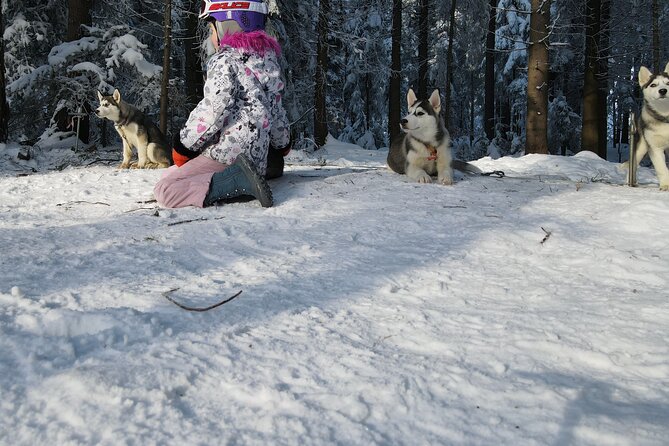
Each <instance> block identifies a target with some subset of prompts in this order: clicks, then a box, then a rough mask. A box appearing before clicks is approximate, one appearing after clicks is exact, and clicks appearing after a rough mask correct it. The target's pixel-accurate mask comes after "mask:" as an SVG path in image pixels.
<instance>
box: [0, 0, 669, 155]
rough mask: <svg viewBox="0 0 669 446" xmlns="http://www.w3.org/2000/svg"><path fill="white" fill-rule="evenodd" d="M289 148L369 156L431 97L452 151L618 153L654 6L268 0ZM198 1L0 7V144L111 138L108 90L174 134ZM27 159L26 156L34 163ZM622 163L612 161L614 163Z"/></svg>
mask: <svg viewBox="0 0 669 446" xmlns="http://www.w3.org/2000/svg"><path fill="white" fill-rule="evenodd" d="M269 4H270V11H271V18H270V25H269V26H268V31H269V32H270V33H272V34H273V35H275V36H276V37H277V38H278V40H279V42H280V44H281V46H282V48H283V53H282V57H281V62H282V65H283V69H284V73H285V77H286V92H285V96H284V103H285V105H286V108H287V111H288V114H289V117H290V121H291V122H292V131H293V135H294V138H295V141H296V146H297V147H296V148H298V149H300V148H301V149H307V150H313V149H316V148H318V147H320V146H322V145H323V144H325V141H326V138H327V135H328V134H331V135H332V136H334V137H336V138H337V139H339V140H341V141H343V142H350V143H355V144H357V145H359V146H361V147H363V148H366V149H377V148H381V147H387V146H388V144H389V141H390V139H391V138H392V137H393V136H395V135H397V133H398V132H399V126H398V122H399V120H400V117H401V115H402V113H404V112H405V111H406V104H405V94H406V91H407V90H408V88H410V87H411V88H414V89H415V90H416V91H417V92H418V94H419V96H425V95H428V94H429V93H430V92H431V91H432V89H434V88H438V89H440V91H441V95H442V101H443V110H444V111H443V118H442V119H444V121H445V124H446V125H447V128H448V129H449V131H450V132H451V136H452V138H453V146H454V151H455V152H456V156H458V157H460V158H463V159H477V158H480V157H482V156H486V155H491V156H493V157H497V156H501V155H509V154H510V155H514V154H522V153H552V154H563V155H567V154H571V153H576V152H578V151H580V150H591V151H593V152H595V153H597V154H598V155H599V156H601V157H602V158H605V159H607V158H608V159H609V160H611V161H618V160H619V159H614V158H615V156H618V157H619V158H621V157H622V154H623V153H624V152H625V150H626V149H625V143H626V142H627V140H628V130H629V127H628V122H629V113H630V112H633V111H635V110H637V109H638V105H639V96H640V93H639V88H638V83H637V80H636V73H637V72H638V69H639V67H640V66H642V65H645V66H647V67H649V68H650V69H651V70H652V71H654V72H658V71H662V70H663V69H664V66H665V64H666V63H667V61H669V33H667V32H662V31H661V30H662V29H665V28H666V27H667V26H668V25H669V2H666V1H664V0H586V1H582V0H580V1H579V0H552V1H551V0H320V1H318V0H300V1H296V0H278V1H275V0H271V1H270V3H269ZM199 6H200V2H199V1H190V0H115V1H103V0H44V1H42V2H38V1H35V0H18V1H6V0H3V1H2V9H1V11H0V15H1V17H0V19H1V20H0V22H1V23H2V30H0V31H1V32H2V36H3V39H2V46H1V47H0V51H1V52H2V53H1V54H2V56H4V57H0V63H3V64H4V66H2V67H0V72H4V74H5V76H4V78H2V79H0V84H2V85H0V141H4V142H7V141H14V142H18V143H20V144H21V145H23V146H24V147H27V148H34V147H41V149H42V150H48V146H49V144H52V143H53V141H54V140H65V139H66V138H67V137H68V136H69V137H71V136H72V134H73V132H78V133H79V140H80V142H81V144H79V142H77V144H76V147H73V148H71V150H72V151H81V153H82V157H83V154H84V152H86V153H89V154H90V153H91V152H92V151H95V149H96V148H99V147H105V146H108V145H110V144H114V143H116V142H117V141H116V140H115V134H114V132H113V128H112V126H111V125H110V124H109V123H108V122H105V120H101V119H97V118H96V117H95V116H94V114H93V113H92V110H93V108H94V107H95V106H96V101H97V99H96V91H97V90H99V91H101V92H103V93H105V94H110V93H111V92H112V91H113V90H114V89H115V88H118V89H119V90H120V91H121V92H122V94H123V96H124V98H125V99H126V100H127V101H128V102H130V103H133V104H135V105H136V106H137V107H139V108H140V109H142V110H143V111H144V112H146V113H147V114H149V115H150V116H151V117H152V118H153V119H154V120H155V121H156V122H157V123H158V122H159V123H160V126H161V128H162V129H164V131H165V132H166V133H167V134H168V136H172V135H174V134H175V133H177V132H178V130H179V128H180V127H181V125H182V124H183V123H184V121H185V119H186V118H187V116H188V113H189V111H190V110H191V109H192V108H193V107H194V105H195V104H196V103H197V102H198V101H199V99H200V97H201V90H202V83H203V72H202V69H203V63H204V61H205V59H206V57H205V56H204V52H203V49H202V45H201V44H202V41H203V38H202V37H203V33H204V29H203V26H202V24H201V23H199V22H198V19H197V11H198V9H199ZM30 153H31V152H30V150H27V151H23V152H20V154H23V156H26V157H29V156H30ZM616 154H617V155H616Z"/></svg>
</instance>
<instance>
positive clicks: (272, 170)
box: [265, 146, 284, 180]
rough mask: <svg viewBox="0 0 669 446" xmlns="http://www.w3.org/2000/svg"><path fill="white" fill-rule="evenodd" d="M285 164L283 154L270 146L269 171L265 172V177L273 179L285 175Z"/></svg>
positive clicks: (268, 154) (268, 156)
mask: <svg viewBox="0 0 669 446" xmlns="http://www.w3.org/2000/svg"><path fill="white" fill-rule="evenodd" d="M283 165H284V162H283V154H282V153H281V152H280V151H279V150H276V149H275V148H273V147H272V146H270V147H269V150H268V151H267V172H266V173H265V178H266V179H268V180H273V179H274V178H279V177H280V176H283Z"/></svg>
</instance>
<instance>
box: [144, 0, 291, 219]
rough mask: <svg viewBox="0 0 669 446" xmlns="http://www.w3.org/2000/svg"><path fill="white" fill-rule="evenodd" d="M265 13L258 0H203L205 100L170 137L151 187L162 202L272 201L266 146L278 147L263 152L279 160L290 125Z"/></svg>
mask: <svg viewBox="0 0 669 446" xmlns="http://www.w3.org/2000/svg"><path fill="white" fill-rule="evenodd" d="M267 11H268V9H267V5H266V4H265V3H264V2H263V1H262V0H248V1H245V2H229V1H227V0H205V1H203V2H202V9H201V11H200V18H201V19H204V20H206V21H207V22H208V27H209V32H210V40H211V43H212V45H213V46H214V48H215V49H216V50H217V52H216V54H214V55H213V56H212V57H211V59H210V60H209V62H208V63H207V80H206V81H205V85H204V98H203V99H202V101H200V103H199V104H198V105H197V106H196V107H195V109H194V110H193V111H192V112H191V114H190V116H189V117H188V121H187V122H186V124H185V126H184V128H183V129H182V130H181V132H180V135H179V136H180V138H176V141H175V144H174V148H173V151H172V155H173V158H174V164H175V165H174V166H172V167H170V168H169V169H168V170H167V171H166V172H165V174H164V175H163V177H162V178H161V180H160V181H159V182H158V183H157V184H156V186H155V188H154V194H155V197H156V200H157V201H158V204H160V205H161V206H163V207H169V208H178V207H184V206H197V207H204V206H210V205H212V204H214V203H216V202H217V201H219V200H226V199H231V198H237V197H240V196H252V197H255V198H256V199H257V200H259V201H260V204H261V205H262V206H263V207H270V206H272V204H273V199H272V191H271V189H270V188H269V185H268V184H267V181H265V173H266V171H267V160H268V151H270V150H272V151H278V152H277V153H272V154H269V158H270V159H276V158H277V156H278V158H279V159H280V161H281V162H282V161H283V158H282V157H281V156H285V155H286V154H287V153H288V152H289V151H290V129H289V124H288V120H287V118H286V111H285V109H284V108H283V105H282V104H281V92H282V90H283V86H284V84H283V81H282V78H281V69H280V67H279V63H278V61H277V56H278V55H279V54H280V51H281V48H280V47H279V44H278V42H277V41H276V40H275V39H274V38H272V37H270V36H269V35H267V34H266V33H265V31H264V28H265V18H266V15H267ZM281 169H282V167H281ZM267 173H268V175H272V176H273V177H275V176H280V172H279V173H277V172H267Z"/></svg>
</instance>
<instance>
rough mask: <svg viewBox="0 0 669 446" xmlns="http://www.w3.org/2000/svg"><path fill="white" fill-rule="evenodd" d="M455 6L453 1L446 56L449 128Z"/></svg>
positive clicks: (446, 120) (447, 118)
mask: <svg viewBox="0 0 669 446" xmlns="http://www.w3.org/2000/svg"><path fill="white" fill-rule="evenodd" d="M455 6H456V0H451V17H450V19H449V20H450V22H449V24H448V53H447V55H446V97H445V101H444V125H445V126H446V128H447V129H448V128H449V125H450V115H451V86H452V85H453V39H454V37H455Z"/></svg>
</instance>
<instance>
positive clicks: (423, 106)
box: [387, 89, 481, 185]
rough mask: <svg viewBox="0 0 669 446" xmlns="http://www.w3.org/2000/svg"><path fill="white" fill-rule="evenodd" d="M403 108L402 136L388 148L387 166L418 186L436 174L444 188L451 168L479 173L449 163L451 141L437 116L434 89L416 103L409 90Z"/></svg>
mask: <svg viewBox="0 0 669 446" xmlns="http://www.w3.org/2000/svg"><path fill="white" fill-rule="evenodd" d="M407 105H408V107H409V113H408V114H407V115H406V116H405V117H404V118H403V119H402V121H401V122H400V127H401V128H402V131H403V132H404V133H403V134H402V135H400V137H398V138H397V139H395V140H394V141H392V143H391V145H390V150H389V151H388V159H387V162H388V167H390V168H391V169H392V170H393V171H395V172H397V173H401V174H406V175H407V176H408V177H409V178H411V179H412V180H415V181H418V182H419V183H431V182H432V178H431V176H430V175H437V181H439V183H441V184H447V185H448V184H453V168H456V169H458V170H461V171H463V172H469V173H481V171H480V170H479V169H478V168H477V167H475V166H472V165H471V164H468V163H465V162H463V161H457V160H455V161H454V160H453V156H452V154H451V139H450V136H449V134H448V130H446V128H445V127H444V124H443V122H442V120H441V118H440V117H439V111H440V110H441V99H440V97H439V90H434V91H433V92H432V95H430V98H429V99H427V100H425V99H421V100H419V99H418V98H417V97H416V94H415V93H414V91H413V90H411V89H410V90H409V92H408V93H407Z"/></svg>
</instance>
